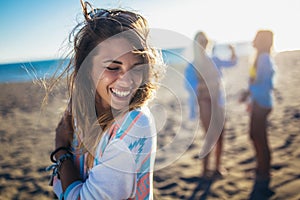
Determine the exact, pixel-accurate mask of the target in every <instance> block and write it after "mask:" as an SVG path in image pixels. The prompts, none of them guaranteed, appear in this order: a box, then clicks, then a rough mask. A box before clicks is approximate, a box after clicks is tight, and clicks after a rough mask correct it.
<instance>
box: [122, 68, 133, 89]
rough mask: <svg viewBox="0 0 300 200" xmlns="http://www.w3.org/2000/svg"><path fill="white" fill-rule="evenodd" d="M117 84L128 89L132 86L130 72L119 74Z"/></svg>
mask: <svg viewBox="0 0 300 200" xmlns="http://www.w3.org/2000/svg"><path fill="white" fill-rule="evenodd" d="M118 84H119V85H120V86H122V87H130V86H131V85H132V84H133V79H132V75H131V73H130V71H125V72H122V73H120V76H119V78H118Z"/></svg>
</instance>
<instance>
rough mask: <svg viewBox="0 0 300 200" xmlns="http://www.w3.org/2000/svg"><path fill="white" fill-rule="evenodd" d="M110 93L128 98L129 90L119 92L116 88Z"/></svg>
mask: <svg viewBox="0 0 300 200" xmlns="http://www.w3.org/2000/svg"><path fill="white" fill-rule="evenodd" d="M111 92H112V93H113V94H114V95H115V96H117V97H127V96H129V94H130V92H131V90H119V89H116V88H112V89H111Z"/></svg>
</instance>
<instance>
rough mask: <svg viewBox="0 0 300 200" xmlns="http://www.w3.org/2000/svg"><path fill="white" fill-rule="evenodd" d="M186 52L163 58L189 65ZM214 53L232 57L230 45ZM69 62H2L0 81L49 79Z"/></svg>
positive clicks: (244, 46) (244, 50) (242, 49)
mask: <svg viewBox="0 0 300 200" xmlns="http://www.w3.org/2000/svg"><path fill="white" fill-rule="evenodd" d="M234 47H235V49H236V52H237V55H238V56H243V55H248V54H250V52H251V51H252V49H251V46H250V45H249V43H239V44H235V45H234ZM185 52H186V47H180V48H170V49H163V50H162V56H163V60H164V62H165V63H166V64H167V65H169V66H172V65H173V64H176V65H177V64H180V65H183V66H184V65H187V64H188V60H187V59H186V58H185ZM214 54H215V55H217V56H218V57H220V58H222V59H228V58H229V57H230V51H229V49H228V45H226V44H219V45H215V50H214ZM68 62H69V59H64V60H62V59H50V60H38V61H29V62H28V61H27V62H18V63H5V64H0V83H11V82H30V81H35V80H43V79H48V78H51V77H53V76H54V75H55V74H60V72H62V71H63V69H64V68H65V67H66V66H67V64H68Z"/></svg>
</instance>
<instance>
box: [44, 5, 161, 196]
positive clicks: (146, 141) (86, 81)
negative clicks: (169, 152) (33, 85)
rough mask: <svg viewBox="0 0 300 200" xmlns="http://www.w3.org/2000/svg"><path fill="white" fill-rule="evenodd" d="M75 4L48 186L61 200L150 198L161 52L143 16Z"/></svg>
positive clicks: (119, 10) (151, 194)
mask: <svg viewBox="0 0 300 200" xmlns="http://www.w3.org/2000/svg"><path fill="white" fill-rule="evenodd" d="M81 3H82V7H83V13H84V17H85V20H84V22H83V23H82V24H80V25H79V26H77V27H76V29H74V32H73V33H74V34H73V35H74V54H73V56H72V58H71V62H70V64H69V66H68V67H67V68H66V71H69V72H72V73H71V74H70V76H69V80H70V81H69V85H68V86H69V91H70V101H69V104H68V107H67V109H66V111H65V113H64V115H63V117H62V118H61V120H60V122H59V124H58V126H57V128H56V137H55V150H54V151H53V152H52V153H51V161H52V162H53V165H51V166H50V167H49V169H52V170H53V173H52V179H51V180H50V181H51V182H50V184H51V185H53V189H54V192H55V194H56V195H57V196H58V197H59V199H65V200H66V199H99V200H100V199H153V167H154V160H155V153H156V134H157V133H156V128H155V124H154V119H153V117H152V115H151V113H150V110H149V109H148V107H147V102H148V101H149V100H150V99H152V97H153V95H154V91H155V90H156V89H157V88H158V81H159V79H160V78H161V76H162V75H163V72H164V65H163V63H162V57H161V54H160V53H159V52H158V51H157V50H156V49H154V48H152V47H151V46H149V44H148V34H149V28H148V25H147V21H146V19H145V18H144V17H142V16H141V15H139V14H137V13H134V12H131V11H126V10H121V9H111V10H104V9H94V8H93V7H92V6H91V5H90V4H89V3H88V2H83V1H81ZM88 9H90V11H89V10H88ZM66 71H65V72H66Z"/></svg>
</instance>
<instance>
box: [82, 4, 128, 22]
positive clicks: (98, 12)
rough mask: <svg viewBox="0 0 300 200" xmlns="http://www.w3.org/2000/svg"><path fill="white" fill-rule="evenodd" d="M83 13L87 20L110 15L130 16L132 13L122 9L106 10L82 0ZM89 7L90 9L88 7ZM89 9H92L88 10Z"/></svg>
mask: <svg viewBox="0 0 300 200" xmlns="http://www.w3.org/2000/svg"><path fill="white" fill-rule="evenodd" d="M80 2H81V6H82V10H83V14H84V17H85V19H86V20H88V21H92V20H95V19H99V18H109V17H116V16H121V17H126V18H127V17H130V16H131V15H130V14H129V13H127V12H124V11H122V10H106V9H102V8H94V7H93V6H92V5H91V4H90V3H89V2H87V1H83V0H80ZM88 7H89V9H88ZM88 10H90V11H89V12H88Z"/></svg>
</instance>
